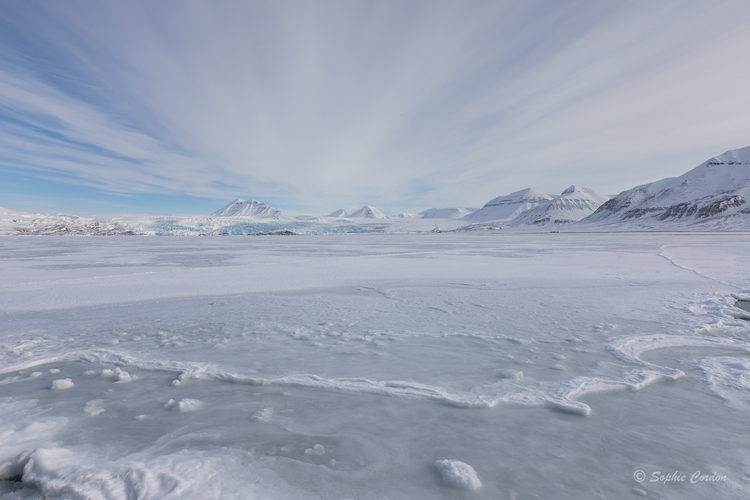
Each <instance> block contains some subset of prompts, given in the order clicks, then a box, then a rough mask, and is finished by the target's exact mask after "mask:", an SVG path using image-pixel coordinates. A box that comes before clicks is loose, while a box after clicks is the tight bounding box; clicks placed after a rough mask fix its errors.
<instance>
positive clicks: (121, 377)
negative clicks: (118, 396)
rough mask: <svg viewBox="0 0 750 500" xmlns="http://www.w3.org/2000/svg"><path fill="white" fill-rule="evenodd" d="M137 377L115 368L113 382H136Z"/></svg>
mask: <svg viewBox="0 0 750 500" xmlns="http://www.w3.org/2000/svg"><path fill="white" fill-rule="evenodd" d="M137 378H138V377H137V376H135V375H131V374H129V373H128V372H126V371H122V370H120V369H119V368H115V382H120V383H123V384H124V383H127V382H130V381H131V380H136V379H137Z"/></svg>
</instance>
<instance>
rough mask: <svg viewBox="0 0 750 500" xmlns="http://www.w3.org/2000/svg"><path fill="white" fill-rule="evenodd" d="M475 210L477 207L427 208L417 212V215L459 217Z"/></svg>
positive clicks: (433, 217) (446, 217) (435, 217)
mask: <svg viewBox="0 0 750 500" xmlns="http://www.w3.org/2000/svg"><path fill="white" fill-rule="evenodd" d="M477 210H479V209H478V208H469V207H451V208H428V209H427V210H425V211H424V212H419V215H420V216H421V217H422V218H423V219H460V218H461V217H465V216H467V215H469V214H471V213H474V212H476V211H477Z"/></svg>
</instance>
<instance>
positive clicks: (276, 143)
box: [0, 1, 750, 212]
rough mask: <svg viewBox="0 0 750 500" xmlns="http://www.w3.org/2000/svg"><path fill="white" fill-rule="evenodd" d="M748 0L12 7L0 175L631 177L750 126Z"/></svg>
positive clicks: (234, 190) (417, 183) (479, 191)
mask: <svg viewBox="0 0 750 500" xmlns="http://www.w3.org/2000/svg"><path fill="white" fill-rule="evenodd" d="M748 14H750V5H748V4H747V3H746V2H724V3H720V4H712V5H710V6H709V5H707V4H706V3H704V2H684V1H683V2H658V3H655V2H645V1H644V2H638V1H636V2H622V3H614V2H507V3H503V2H479V1H470V2H435V1H430V2H396V1H393V2H389V1H384V2H345V1H325V2H257V3H256V2H244V1H242V2H239V1H238V2H230V1H225V2H206V1H201V2H190V1H184V2H183V1H181V2H170V1H164V2H145V1H144V2H137V1H136V2H109V3H90V2H75V1H72V2H40V3H36V2H31V1H26V2H5V3H3V4H0V19H1V20H0V175H2V172H3V171H5V172H19V171H23V172H24V173H25V174H29V175H33V176H36V177H38V178H40V179H57V180H62V181H64V182H67V183H74V184H78V185H83V186H88V187H90V188H92V189H98V190H102V191H107V192H112V193H126V194H128V193H131V194H132V193H164V194H171V195H175V194H186V195H190V196H195V197H207V198H214V199H229V198H231V197H234V196H241V195H247V196H254V197H256V198H260V199H264V200H267V201H270V202H274V203H276V204H277V205H279V206H281V207H282V208H285V209H289V210H305V211H320V212H325V211H330V210H333V209H335V208H339V207H354V206H358V205H361V204H363V203H369V204H373V205H376V206H380V207H381V208H383V209H384V210H386V211H401V210H414V209H423V208H427V207H428V206H433V205H459V204H465V205H481V204H482V203H484V202H485V201H486V200H487V199H489V198H492V197H494V196H497V195H499V194H504V193H506V192H510V191H513V190H517V189H521V188H523V187H527V186H531V185H533V186H535V187H537V188H539V189H542V190H544V191H551V192H557V191H560V190H561V189H563V188H564V187H567V185H568V184H570V183H573V182H575V183H577V184H583V185H589V186H590V187H593V188H594V189H597V190H600V191H602V192H607V193H609V192H615V191H619V190H621V189H625V188H629V187H632V186H633V185H634V184H636V183H640V182H646V181H650V180H655V179H656V178H659V177H664V176H667V175H675V174H679V173H682V172H683V171H685V170H686V169H688V168H690V167H692V166H694V165H695V164H697V163H698V162H700V161H702V160H703V159H705V158H707V157H709V156H711V155H714V154H718V153H721V152H723V150H724V149H729V148H732V147H741V146H745V145H747V143H748V137H750V135H749V134H748V132H750V130H749V128H750V100H748V99H747V98H746V90H745V86H746V82H747V81H748V79H749V78H748V77H750V66H748V65H747V64H746V63H745V61H747V60H748V57H749V56H750V29H748V28H750V16H749V15H748Z"/></svg>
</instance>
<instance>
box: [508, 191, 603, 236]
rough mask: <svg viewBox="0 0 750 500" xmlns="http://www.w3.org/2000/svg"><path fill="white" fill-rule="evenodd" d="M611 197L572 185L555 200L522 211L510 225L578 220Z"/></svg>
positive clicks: (562, 222)
mask: <svg viewBox="0 0 750 500" xmlns="http://www.w3.org/2000/svg"><path fill="white" fill-rule="evenodd" d="M609 198H610V197H609V196H606V195H603V194H600V193H597V192H596V191H594V190H593V189H589V188H585V187H580V186H570V187H569V188H568V189H566V190H565V191H563V192H562V194H560V196H558V197H556V198H554V199H553V200H551V201H549V202H547V203H544V204H542V205H539V206H536V207H534V208H532V209H529V210H526V211H525V212H522V213H521V214H520V215H519V216H518V217H516V218H515V219H513V220H512V221H511V222H510V225H511V226H522V225H526V224H533V225H536V226H544V225H547V224H568V223H571V222H576V221H579V220H581V219H583V218H585V217H587V216H589V215H591V214H592V213H594V212H595V211H596V209H597V208H599V207H600V206H601V205H602V204H603V203H605V202H606V201H607V200H609Z"/></svg>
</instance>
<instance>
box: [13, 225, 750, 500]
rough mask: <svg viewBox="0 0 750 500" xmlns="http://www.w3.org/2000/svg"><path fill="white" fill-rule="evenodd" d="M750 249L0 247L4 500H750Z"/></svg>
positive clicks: (364, 240)
mask: <svg viewBox="0 0 750 500" xmlns="http://www.w3.org/2000/svg"><path fill="white" fill-rule="evenodd" d="M749 263H750V235H748V234H741V233H734V234H710V233H702V234H689V233H681V234H678V233H621V234H563V233H560V234H550V233H546V234H532V233H506V232H502V231H500V232H486V233H442V234H412V235H389V234H379V235H374V234H363V235H346V236H307V237H291V238H282V237H278V236H265V237H264V236H259V237H254V238H248V237H225V238H220V237H212V238H157V237H130V238H115V237H108V238H90V237H81V238H61V237H44V236H39V237H0V330H1V332H2V336H1V337H0V343H1V346H0V479H2V480H3V481H0V498H2V499H11V498H65V499H69V498H117V499H135V498H138V499H157V498H170V499H192V498H199V499H232V498H259V499H287V498H289V499H315V498H322V499H345V498H352V499H385V498H387V499H393V500H396V499H439V498H461V499H465V498H477V499H479V498H485V499H505V498H517V499H523V498H542V499H550V498H564V499H567V498H570V499H579V498H609V499H620V498H639V497H646V498H661V499H664V498H691V499H692V498H705V499H714V498H738V499H739V498H748V496H750V434H748V432H747V422H748V419H747V415H748V411H750V321H747V320H746V319H743V318H750V313H747V312H745V311H743V310H742V309H740V308H738V307H736V306H737V304H738V302H737V298H740V299H742V298H745V299H746V298H750V293H748V292H749V290H748V289H750V264H749Z"/></svg>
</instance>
